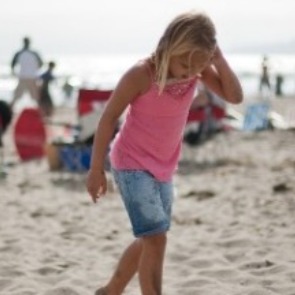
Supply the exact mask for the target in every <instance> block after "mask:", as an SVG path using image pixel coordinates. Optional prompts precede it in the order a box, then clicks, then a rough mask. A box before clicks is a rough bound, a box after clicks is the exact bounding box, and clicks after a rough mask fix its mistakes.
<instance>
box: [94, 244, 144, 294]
mask: <svg viewBox="0 0 295 295" xmlns="http://www.w3.org/2000/svg"><path fill="white" fill-rule="evenodd" d="M141 252H142V241H141V239H136V240H135V241H134V242H133V243H132V244H131V245H130V246H129V247H128V248H127V249H126V250H125V251H124V253H123V255H122V257H121V259H120V261H119V264H118V266H117V269H116V271H115V273H114V274H113V276H112V278H111V280H110V281H109V283H108V284H107V285H106V286H105V288H104V289H105V294H106V295H120V294H122V292H123V291H124V289H125V287H126V286H127V284H128V282H129V281H130V280H131V278H132V277H133V276H134V274H135V273H136V272H137V270H138V263H139V259H140V256H141ZM98 294H99V293H98ZM98 294H97V295H98ZM101 294H103V293H101Z"/></svg>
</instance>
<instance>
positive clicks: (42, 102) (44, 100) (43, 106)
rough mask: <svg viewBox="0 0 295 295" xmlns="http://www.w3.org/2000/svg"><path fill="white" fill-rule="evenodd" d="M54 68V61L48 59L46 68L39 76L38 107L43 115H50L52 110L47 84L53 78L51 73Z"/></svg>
mask: <svg viewBox="0 0 295 295" xmlns="http://www.w3.org/2000/svg"><path fill="white" fill-rule="evenodd" d="M54 68H55V62H53V61H50V62H49V63H48V68H47V69H46V71H45V72H44V73H42V74H41V76H40V80H41V85H40V98H39V107H40V110H41V111H42V113H43V115H44V116H45V117H50V116H52V114H53V111H54V106H53V101H52V97H51V94H50V91H49V85H50V83H51V81H52V80H54V75H53V70H54Z"/></svg>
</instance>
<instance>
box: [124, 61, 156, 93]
mask: <svg viewBox="0 0 295 295" xmlns="http://www.w3.org/2000/svg"><path fill="white" fill-rule="evenodd" d="M124 76H125V79H127V80H129V81H130V82H132V84H135V85H136V86H137V87H139V89H140V92H141V94H143V93H145V92H146V91H147V90H148V89H149V88H150V86H151V84H152V82H153V68H152V64H151V62H150V61H149V59H143V60H139V61H138V62H136V63H135V64H134V65H133V66H132V67H131V68H130V69H129V70H128V71H127V72H126V73H125V75H124Z"/></svg>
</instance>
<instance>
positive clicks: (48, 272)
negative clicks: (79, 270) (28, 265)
mask: <svg viewBox="0 0 295 295" xmlns="http://www.w3.org/2000/svg"><path fill="white" fill-rule="evenodd" d="M36 272H37V273H38V274H40V275H42V276H48V275H52V274H53V275H54V274H60V273H61V272H63V270H61V269H57V268H54V267H50V266H45V267H41V268H39V269H37V270H36Z"/></svg>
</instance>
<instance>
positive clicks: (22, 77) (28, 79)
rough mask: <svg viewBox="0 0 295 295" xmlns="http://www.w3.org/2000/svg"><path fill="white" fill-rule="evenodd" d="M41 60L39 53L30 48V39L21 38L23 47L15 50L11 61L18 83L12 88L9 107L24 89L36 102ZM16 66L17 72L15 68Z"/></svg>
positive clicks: (37, 99)
mask: <svg viewBox="0 0 295 295" xmlns="http://www.w3.org/2000/svg"><path fill="white" fill-rule="evenodd" d="M42 64H43V62H42V59H41V57H40V55H39V54H38V53H37V52H36V51H33V50H31V49H30V39H29V38H28V37H25V38H24V39H23V48H22V49H21V50H20V51H18V52H16V53H15V55H14V56H13V59H12V62H11V71H12V74H13V75H17V76H18V79H19V80H18V84H17V86H16V88H15V90H14V94H13V99H12V102H11V108H13V106H14V104H15V102H16V101H17V99H19V98H20V97H21V96H22V95H23V94H24V93H25V92H26V91H28V92H29V93H30V95H31V97H32V98H33V99H34V100H35V101H36V102H37V103H38V101H39V89H38V85H37V79H38V71H39V70H40V68H41V66H42ZM16 67H17V68H18V70H17V73H16V72H15V68H16Z"/></svg>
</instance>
